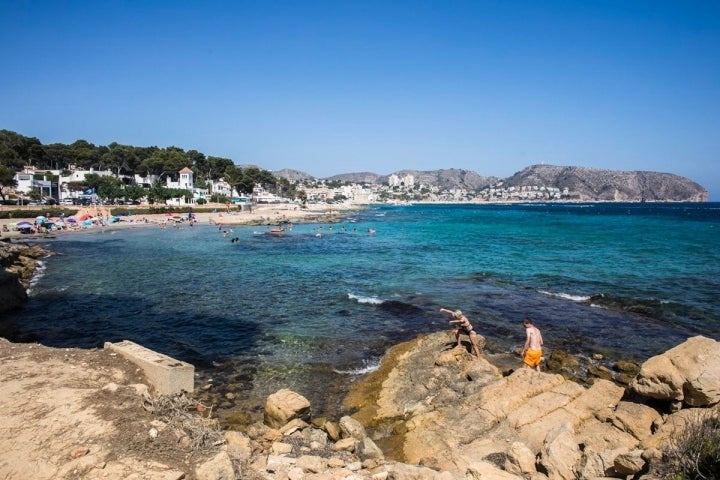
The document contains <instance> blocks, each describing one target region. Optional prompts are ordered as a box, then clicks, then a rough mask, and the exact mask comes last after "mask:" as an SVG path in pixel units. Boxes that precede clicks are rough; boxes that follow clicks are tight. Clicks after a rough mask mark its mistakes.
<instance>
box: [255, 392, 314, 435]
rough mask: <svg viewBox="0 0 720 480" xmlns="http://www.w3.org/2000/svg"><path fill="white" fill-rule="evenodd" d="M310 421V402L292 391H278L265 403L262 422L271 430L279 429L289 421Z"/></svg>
mask: <svg viewBox="0 0 720 480" xmlns="http://www.w3.org/2000/svg"><path fill="white" fill-rule="evenodd" d="M295 418H299V419H301V420H305V421H309V420H310V402H309V401H308V399H307V398H305V397H303V396H302V395H300V394H299V393H296V392H293V391H292V390H287V389H283V390H278V391H277V392H275V393H273V394H272V395H270V396H268V398H267V401H266V402H265V414H264V422H265V424H266V425H268V426H270V427H272V428H280V427H282V426H283V425H285V424H286V423H288V422H289V421H290V420H293V419H295Z"/></svg>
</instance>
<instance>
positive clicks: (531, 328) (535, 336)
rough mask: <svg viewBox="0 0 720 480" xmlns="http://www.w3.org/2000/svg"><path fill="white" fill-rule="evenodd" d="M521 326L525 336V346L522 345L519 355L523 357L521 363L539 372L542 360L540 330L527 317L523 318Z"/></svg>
mask: <svg viewBox="0 0 720 480" xmlns="http://www.w3.org/2000/svg"><path fill="white" fill-rule="evenodd" d="M523 326H524V327H525V337H526V338H525V346H524V347H523V349H522V352H521V353H520V356H521V357H523V363H525V366H526V367H529V368H532V367H535V369H536V370H537V371H538V372H539V371H540V361H541V360H542V346H543V339H542V335H541V334H540V330H538V328H537V327H536V326H535V325H533V322H532V320H530V319H529V318H526V319H525V320H523Z"/></svg>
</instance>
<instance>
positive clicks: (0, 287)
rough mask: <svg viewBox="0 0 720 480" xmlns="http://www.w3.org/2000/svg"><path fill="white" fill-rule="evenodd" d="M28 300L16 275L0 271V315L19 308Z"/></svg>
mask: <svg viewBox="0 0 720 480" xmlns="http://www.w3.org/2000/svg"><path fill="white" fill-rule="evenodd" d="M27 300H28V295H27V292H26V291H25V287H23V286H22V285H21V284H20V279H19V278H18V276H17V275H16V274H13V273H8V272H6V271H5V270H0V314H2V313H5V312H10V311H12V310H15V309H17V308H20V307H21V306H22V305H23V304H25V302H27Z"/></svg>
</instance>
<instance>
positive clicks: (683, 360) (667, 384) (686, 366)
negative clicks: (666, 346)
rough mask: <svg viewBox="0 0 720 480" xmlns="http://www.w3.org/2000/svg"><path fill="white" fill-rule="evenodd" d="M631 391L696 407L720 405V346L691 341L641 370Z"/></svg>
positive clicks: (710, 341) (699, 339)
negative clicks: (719, 403)
mask: <svg viewBox="0 0 720 480" xmlns="http://www.w3.org/2000/svg"><path fill="white" fill-rule="evenodd" d="M631 388H632V389H633V390H635V391H636V392H638V393H639V394H641V395H645V396H647V397H650V398H657V399H660V400H668V401H682V402H684V403H686V404H687V405H690V406H693V407H702V406H707V405H713V404H716V403H718V401H720V343H719V342H717V341H715V340H713V339H710V338H706V337H701V336H698V337H692V338H689V339H688V340H687V341H685V342H684V343H682V344H680V345H678V346H677V347H674V348H671V349H670V350H668V351H667V352H665V353H663V354H661V355H657V356H655V357H652V358H651V359H649V360H648V361H646V362H645V363H644V364H643V365H642V367H641V368H640V373H639V374H638V375H637V377H636V378H635V380H633V382H632V384H631Z"/></svg>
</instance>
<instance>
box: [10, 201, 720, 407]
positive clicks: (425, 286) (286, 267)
mask: <svg viewBox="0 0 720 480" xmlns="http://www.w3.org/2000/svg"><path fill="white" fill-rule="evenodd" d="M320 226H322V232H319V229H318V227H320ZM371 228H372V229H375V231H376V233H375V234H374V235H371V234H370V233H369V231H368V229H371ZM232 239H236V240H235V241H232ZM47 247H48V248H49V249H50V250H52V251H54V252H56V253H57V254H56V255H53V256H50V257H48V258H47V259H46V260H45V261H44V265H43V269H42V272H41V274H40V275H39V276H38V278H37V281H36V282H35V284H34V285H33V287H32V289H31V295H30V302H29V303H28V305H27V307H26V308H25V309H24V310H23V311H21V312H18V313H16V314H13V315H10V316H5V317H3V318H2V320H1V322H0V323H1V324H2V327H1V328H0V334H1V335H3V336H5V337H8V338H11V339H13V340H15V341H37V342H40V343H43V344H45V345H49V346H57V347H64V346H73V347H101V346H102V344H103V342H105V341H119V340H123V339H129V340H133V341H135V342H138V343H140V344H142V345H145V346H147V347H149V348H151V349H154V350H157V351H159V352H162V353H165V354H168V355H170V356H173V357H176V358H178V359H181V360H185V361H187V362H191V363H193V364H195V366H196V369H197V376H198V381H197V383H196V384H197V385H202V384H205V383H208V382H209V383H213V384H214V385H215V386H216V389H217V390H218V391H221V390H222V389H227V390H230V391H234V392H235V393H236V394H237V397H236V398H235V399H234V400H233V401H232V402H230V403H231V405H228V404H227V403H226V405H225V406H226V407H228V406H232V405H235V406H241V405H242V406H248V405H251V406H252V405H255V406H257V405H260V404H262V402H264V399H265V397H266V396H267V394H268V393H271V392H273V391H275V390H277V389H278V388H281V387H286V388H292V389H295V390H297V391H299V392H300V393H302V394H303V395H305V396H306V397H308V398H309V399H310V400H311V402H312V404H313V408H314V409H315V410H316V411H317V412H332V411H335V410H336V409H337V406H338V403H339V401H340V399H341V397H342V394H343V393H344V392H345V390H346V388H347V386H348V384H349V383H350V382H351V381H353V380H354V379H356V378H358V376H360V375H362V374H363V373H366V372H367V371H369V370H372V369H373V368H375V367H376V366H377V365H378V363H379V360H380V358H381V357H382V355H383V353H384V352H385V351H386V350H387V348H388V347H390V346H392V345H395V344H397V343H398V342H401V341H405V340H409V339H412V338H414V337H415V336H417V335H418V334H420V333H424V332H434V331H440V330H444V329H447V330H450V329H449V326H448V324H447V318H446V317H443V315H441V314H440V313H439V311H438V310H439V308H440V307H447V308H453V309H457V308H459V309H462V310H463V311H464V312H465V313H466V315H467V316H468V317H469V318H470V320H471V322H472V323H473V325H474V326H475V328H476V330H477V331H479V332H480V333H481V334H482V335H484V336H485V337H486V339H487V349H488V350H490V351H494V352H509V351H511V350H512V349H514V348H516V347H518V346H520V345H521V344H522V343H523V341H524V331H523V329H522V327H521V320H522V319H523V318H524V317H526V316H528V317H531V318H532V319H533V320H534V321H535V323H536V325H538V326H539V327H540V329H541V330H542V332H543V336H544V337H545V341H546V347H547V349H548V350H553V349H563V350H566V351H569V352H572V353H577V354H583V355H590V354H592V353H602V354H604V355H605V356H607V357H610V358H614V359H628V360H637V361H643V360H645V359H647V358H648V357H650V356H652V355H655V354H658V353H660V352H662V351H664V350H666V349H668V348H670V347H672V346H674V345H676V344H678V343H680V342H682V341H684V340H685V339H686V338H687V337H690V336H694V335H705V336H708V337H711V338H715V339H720V204H718V203H706V204H535V203H533V204H512V205H415V206H403V207H398V206H394V207H391V206H373V207H369V208H367V209H365V210H361V211H358V212H355V213H353V214H352V215H349V216H348V217H347V218H345V219H343V220H342V221H341V222H340V223H336V224H332V225H331V224H323V225H318V224H296V225H294V226H293V228H292V230H290V231H288V232H286V233H285V234H284V235H282V236H272V235H269V234H268V233H267V229H266V228H265V227H249V226H248V227H245V226H239V227H234V231H233V232H232V233H231V234H230V235H229V236H228V237H223V236H222V235H221V233H220V232H219V231H218V228H217V227H216V226H212V225H198V226H195V227H189V226H187V225H185V226H183V227H182V228H178V229H175V228H169V229H160V228H157V227H148V228H133V229H124V230H114V231H106V232H88V233H81V234H76V235H66V236H58V237H57V238H56V239H52V240H50V241H49V242H47Z"/></svg>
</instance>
